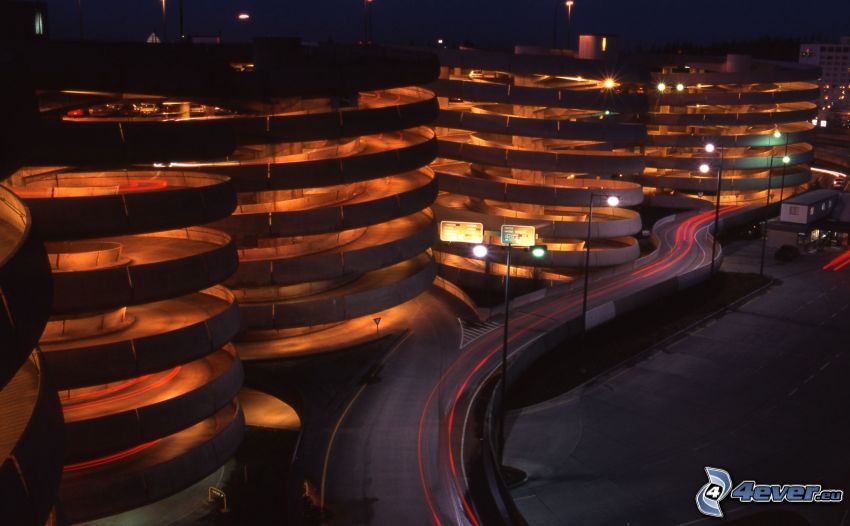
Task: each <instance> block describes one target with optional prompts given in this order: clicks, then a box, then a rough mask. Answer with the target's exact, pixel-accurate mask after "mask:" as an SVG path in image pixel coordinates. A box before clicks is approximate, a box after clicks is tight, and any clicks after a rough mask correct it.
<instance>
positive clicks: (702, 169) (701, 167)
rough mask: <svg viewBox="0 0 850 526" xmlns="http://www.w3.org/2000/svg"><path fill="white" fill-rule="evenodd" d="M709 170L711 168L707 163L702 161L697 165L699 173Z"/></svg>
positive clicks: (705, 172)
mask: <svg viewBox="0 0 850 526" xmlns="http://www.w3.org/2000/svg"><path fill="white" fill-rule="evenodd" d="M709 170H711V167H710V166H708V165H707V164H705V163H703V164H701V165H699V171H700V173H704V174H707V173H708V171H709Z"/></svg>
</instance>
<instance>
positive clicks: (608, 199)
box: [581, 192, 620, 334]
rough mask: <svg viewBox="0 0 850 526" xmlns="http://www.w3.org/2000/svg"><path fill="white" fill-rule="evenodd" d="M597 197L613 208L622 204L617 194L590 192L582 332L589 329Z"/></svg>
mask: <svg viewBox="0 0 850 526" xmlns="http://www.w3.org/2000/svg"><path fill="white" fill-rule="evenodd" d="M596 198H603V199H605V204H606V205H608V206H610V207H611V208H616V207H617V206H619V205H620V198H619V197H618V196H616V195H607V194H597V193H594V192H591V193H590V198H589V199H588V207H587V238H586V239H585V240H584V291H583V292H582V300H581V333H582V334H584V332H585V331H586V330H587V293H588V289H589V288H590V238H591V235H592V232H593V228H592V227H593V202H594V200H595V199H596Z"/></svg>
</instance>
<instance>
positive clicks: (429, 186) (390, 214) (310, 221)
mask: <svg viewBox="0 0 850 526" xmlns="http://www.w3.org/2000/svg"><path fill="white" fill-rule="evenodd" d="M423 183H424V184H422V186H419V187H417V188H414V189H412V190H408V191H404V192H399V193H397V194H393V195H388V196H385V197H381V198H378V199H374V200H371V201H363V202H359V203H351V204H342V205H340V206H330V207H325V208H315V209H309V210H295V211H292V212H271V213H263V214H240V215H233V216H230V217H228V218H226V219H223V220H221V221H218V222H216V223H213V224H212V225H211V226H213V227H214V228H219V229H221V230H224V231H226V232H229V233H230V234H231V235H233V236H234V237H235V238H236V239H237V240H238V242H239V243H240V244H244V238H245V237H256V236H264V237H265V236H297V235H312V234H326V233H330V232H337V231H341V230H349V229H352V228H360V227H366V226H371V225H376V224H379V223H383V222H385V221H390V220H392V219H396V218H398V217H404V216H407V215H410V214H413V213H415V212H418V211H420V210H423V209H425V208H427V207H428V206H429V205H430V204H431V203H433V202H434V199H436V197H437V182H436V180H435V179H433V178H428V179H427V181H426V180H424V179H423Z"/></svg>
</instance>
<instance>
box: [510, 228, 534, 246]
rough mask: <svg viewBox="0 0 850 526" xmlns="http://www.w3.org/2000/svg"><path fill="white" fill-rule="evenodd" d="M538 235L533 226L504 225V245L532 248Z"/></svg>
mask: <svg viewBox="0 0 850 526" xmlns="http://www.w3.org/2000/svg"><path fill="white" fill-rule="evenodd" d="M536 237H537V236H536V233H535V231H534V227H533V226H526V225H502V244H503V245H515V246H520V247H530V246H533V245H534V242H535V238H536Z"/></svg>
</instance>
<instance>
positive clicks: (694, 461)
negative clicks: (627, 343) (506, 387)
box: [505, 242, 850, 526]
mask: <svg viewBox="0 0 850 526" xmlns="http://www.w3.org/2000/svg"><path fill="white" fill-rule="evenodd" d="M774 250H775V247H774V248H770V247H769V248H768V255H769V256H768V258H769V259H768V262H767V269H766V273H767V274H768V275H770V276H772V277H774V278H776V279H777V280H779V281H778V282H777V284H775V285H773V286H771V287H770V288H769V289H767V290H766V291H765V292H763V293H761V294H760V295H756V296H755V297H753V298H752V299H749V300H748V301H746V302H745V303H743V304H741V305H739V306H737V307H735V308H733V309H731V310H729V311H727V312H726V313H725V314H724V315H722V316H721V317H719V318H715V319H713V320H711V321H708V322H707V323H705V324H703V325H701V326H699V327H697V328H695V329H693V330H691V331H689V332H687V333H685V334H683V335H682V338H680V339H678V340H674V341H672V343H669V344H667V345H666V346H664V347H662V348H658V349H654V350H651V351H649V352H647V353H646V354H645V355H643V356H642V357H641V359H640V360H639V361H636V362H632V363H629V364H627V365H623V366H620V367H618V368H616V369H614V370H612V371H610V372H608V373H606V374H604V375H602V376H600V377H597V378H595V379H594V380H592V381H590V382H588V383H587V384H584V385H582V386H580V387H578V388H576V389H574V390H572V391H570V392H568V393H565V394H564V395H562V396H560V397H557V398H555V399H552V400H550V401H547V402H544V403H541V404H538V405H535V406H531V407H527V408H525V409H522V410H520V411H518V412H515V413H513V414H512V415H510V416H509V425H508V428H509V435H508V438H507V444H506V452H505V462H506V464H508V465H510V466H514V467H517V468H520V469H522V470H524V471H526V472H527V473H528V477H529V478H528V481H527V483H525V484H524V485H522V486H520V487H518V488H515V489H514V490H513V491H512V495H513V497H514V499H515V502H516V504H517V505H518V507H519V509H520V511H521V512H522V514H523V515H524V517H525V518H526V519H527V520H528V522H529V524H531V525H532V526H543V525H547V526H548V525H562V524H563V525H566V524H570V525H574V524H582V525H589V526H592V525H616V524H620V525H631V526H637V525H644V524H645V525H653V526H657V525H667V524H671V525H673V524H703V523H704V524H722V523H724V522H726V521H728V520H732V519H741V518H743V517H746V516H749V515H751V514H753V513H756V512H763V511H764V510H767V509H770V510H773V509H777V508H778V509H782V508H784V509H786V510H790V511H791V512H793V513H795V514H798V515H801V516H803V517H805V519H806V520H808V522H809V523H810V524H813V525H820V524H833V525H843V524H850V522H848V519H847V517H848V503H846V502H845V503H841V504H797V505H779V504H770V505H767V504H760V505H753V504H749V505H747V504H737V503H735V502H734V501H730V500H728V499H727V500H726V501H724V502H723V504H722V508H723V511H724V513H725V515H726V519H724V520H718V519H714V518H708V517H703V516H702V515H701V514H700V513H699V512H698V511H697V508H696V506H695V501H694V498H695V495H696V493H697V491H698V490H699V489H700V488H701V487H702V486H703V485H704V484H705V483H706V476H705V472H704V467H705V466H713V467H719V468H722V469H725V470H727V471H729V472H730V474H731V476H732V480H733V483H737V482H740V481H742V480H756V481H758V482H759V483H766V484H791V483H798V484H823V486H824V487H825V488H827V487H828V488H836V489H845V490H847V489H850V450H848V448H847V447H846V444H847V442H848V440H850V407H848V406H847V404H846V402H845V401H846V400H847V399H848V398H849V397H850V382H847V381H846V376H847V373H848V371H850V353H847V352H846V351H847V349H848V346H847V342H848V339H849V338H850V267H846V268H843V269H842V270H840V271H833V270H831V269H823V268H822V267H823V266H824V265H825V264H826V263H827V262H828V261H830V260H831V259H832V258H835V257H836V256H837V255H838V254H840V251H839V250H838V249H827V250H826V251H824V252H822V253H817V254H812V255H804V256H801V257H800V258H798V259H797V260H796V261H794V262H792V263H787V264H782V263H777V262H776V261H774V260H773V259H772V258H770V255H772V254H773V251H774ZM724 251H725V253H726V259H725V261H724V269H725V270H730V271H744V272H758V261H759V255H760V244H759V243H758V242H747V243H736V244H733V245H730V246H729V247H725V248H724ZM599 330H604V327H602V328H600V329H599ZM776 524H780V523H779V522H777V523H776Z"/></svg>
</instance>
